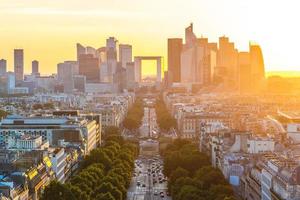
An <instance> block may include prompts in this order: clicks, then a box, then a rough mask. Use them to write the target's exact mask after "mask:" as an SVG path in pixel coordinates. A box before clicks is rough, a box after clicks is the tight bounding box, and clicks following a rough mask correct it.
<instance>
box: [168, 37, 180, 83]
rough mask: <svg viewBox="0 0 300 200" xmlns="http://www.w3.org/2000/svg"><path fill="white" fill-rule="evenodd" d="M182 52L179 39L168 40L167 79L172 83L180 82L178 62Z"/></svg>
mask: <svg viewBox="0 0 300 200" xmlns="http://www.w3.org/2000/svg"><path fill="white" fill-rule="evenodd" d="M181 51H182V39H181V38H169V39H168V76H169V77H168V79H169V80H170V81H171V82H172V83H173V82H180V76H181V73H180V62H181Z"/></svg>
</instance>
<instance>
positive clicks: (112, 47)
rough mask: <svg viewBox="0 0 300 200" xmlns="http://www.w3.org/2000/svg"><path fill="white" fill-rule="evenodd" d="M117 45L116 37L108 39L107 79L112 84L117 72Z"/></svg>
mask: <svg viewBox="0 0 300 200" xmlns="http://www.w3.org/2000/svg"><path fill="white" fill-rule="evenodd" d="M117 43H118V41H117V40H116V38H114V37H109V38H108V39H106V57H107V78H108V82H111V83H112V82H113V76H114V74H115V73H116V70H117Z"/></svg>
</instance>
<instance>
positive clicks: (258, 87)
mask: <svg viewBox="0 0 300 200" xmlns="http://www.w3.org/2000/svg"><path fill="white" fill-rule="evenodd" d="M249 49H250V58H251V77H252V82H253V92H255V93H257V92H261V91H262V90H263V87H264V81H265V66H264V59H263V54H262V51H261V48H260V46H259V45H258V44H251V43H250V44H249Z"/></svg>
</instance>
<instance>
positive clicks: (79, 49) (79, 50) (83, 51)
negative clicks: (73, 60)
mask: <svg viewBox="0 0 300 200" xmlns="http://www.w3.org/2000/svg"><path fill="white" fill-rule="evenodd" d="M76 48H77V61H79V57H80V55H83V54H86V48H85V47H84V46H82V45H81V44H79V43H77V44H76Z"/></svg>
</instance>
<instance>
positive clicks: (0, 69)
mask: <svg viewBox="0 0 300 200" xmlns="http://www.w3.org/2000/svg"><path fill="white" fill-rule="evenodd" d="M6 70H7V63H6V60H4V59H1V60H0V75H4V74H5V73H6Z"/></svg>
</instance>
